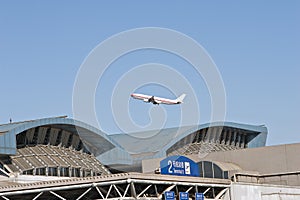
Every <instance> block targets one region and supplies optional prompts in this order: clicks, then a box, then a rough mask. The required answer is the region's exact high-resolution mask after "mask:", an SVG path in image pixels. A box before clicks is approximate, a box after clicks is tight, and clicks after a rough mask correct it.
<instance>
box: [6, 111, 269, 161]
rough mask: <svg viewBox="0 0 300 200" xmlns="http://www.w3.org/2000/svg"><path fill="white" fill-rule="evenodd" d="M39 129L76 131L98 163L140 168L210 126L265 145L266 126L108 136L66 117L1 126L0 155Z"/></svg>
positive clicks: (190, 128)
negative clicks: (236, 131)
mask: <svg viewBox="0 0 300 200" xmlns="http://www.w3.org/2000/svg"><path fill="white" fill-rule="evenodd" d="M40 126H50V127H53V128H60V129H64V130H67V131H70V132H77V133H78V135H79V136H80V139H81V140H82V143H83V145H84V146H85V147H86V149H87V150H88V151H90V152H91V153H93V154H94V155H95V156H96V157H97V159H98V160H100V162H101V163H103V164H105V165H110V166H114V165H129V166H130V165H135V164H138V165H140V164H139V163H141V161H142V160H143V159H152V158H160V157H165V156H166V152H167V150H168V149H169V148H171V147H172V146H174V145H175V144H176V143H177V142H179V141H180V140H183V141H184V139H185V138H186V137H188V136H189V135H192V134H195V133H196V132H197V131H198V130H202V129H205V128H210V127H217V126H220V127H229V128H233V129H242V130H245V131H246V132H247V133H251V134H252V133H253V138H254V139H253V138H252V139H253V140H251V142H250V143H248V147H259V146H264V145H265V142H266V136H267V128H266V127H265V126H254V125H247V124H239V123H232V122H215V123H207V124H202V125H194V126H184V127H176V128H166V129H161V130H151V131H144V132H138V133H132V134H122V133H121V134H114V135H108V134H106V133H104V132H102V131H101V130H99V129H97V128H95V127H93V126H90V125H88V124H86V123H83V122H80V121H77V120H74V119H70V118H66V117H55V118H44V119H37V120H32V121H24V122H18V123H10V124H3V125H0V154H1V153H2V154H15V153H16V135H18V134H19V133H22V132H23V131H26V130H28V129H31V128H35V127H40ZM251 137H252V136H251ZM185 142H188V141H185ZM7 144H9V145H7ZM3 147H4V148H3ZM3 149H4V150H3ZM7 149H9V150H10V151H9V152H8V153H5V151H8V150H7Z"/></svg>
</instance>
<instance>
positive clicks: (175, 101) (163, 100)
mask: <svg viewBox="0 0 300 200" xmlns="http://www.w3.org/2000/svg"><path fill="white" fill-rule="evenodd" d="M130 96H131V97H132V98H134V99H139V100H143V101H144V102H146V103H153V104H154V105H159V104H168V105H172V104H181V103H183V99H184V98H185V96H186V94H182V95H180V96H179V97H178V98H177V99H166V98H161V97H155V96H150V95H145V94H137V93H133V94H131V95H130Z"/></svg>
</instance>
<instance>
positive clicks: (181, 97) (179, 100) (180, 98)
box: [176, 94, 186, 103]
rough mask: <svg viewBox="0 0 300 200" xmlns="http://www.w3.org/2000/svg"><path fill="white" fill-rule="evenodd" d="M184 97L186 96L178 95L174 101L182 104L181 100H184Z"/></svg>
mask: <svg viewBox="0 0 300 200" xmlns="http://www.w3.org/2000/svg"><path fill="white" fill-rule="evenodd" d="M185 96H186V94H182V95H180V96H179V97H178V98H177V99H176V101H177V102H178V103H182V102H183V99H184V98H185Z"/></svg>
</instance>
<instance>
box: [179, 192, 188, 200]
mask: <svg viewBox="0 0 300 200" xmlns="http://www.w3.org/2000/svg"><path fill="white" fill-rule="evenodd" d="M179 200H189V193H188V192H179Z"/></svg>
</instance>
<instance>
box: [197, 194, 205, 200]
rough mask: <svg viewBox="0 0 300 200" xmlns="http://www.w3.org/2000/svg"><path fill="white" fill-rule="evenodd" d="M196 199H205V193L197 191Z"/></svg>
mask: <svg viewBox="0 0 300 200" xmlns="http://www.w3.org/2000/svg"><path fill="white" fill-rule="evenodd" d="M195 200H204V194H203V193H195Z"/></svg>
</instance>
